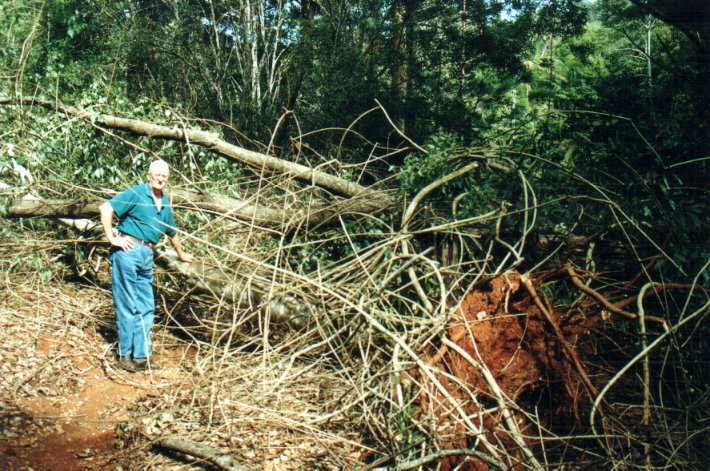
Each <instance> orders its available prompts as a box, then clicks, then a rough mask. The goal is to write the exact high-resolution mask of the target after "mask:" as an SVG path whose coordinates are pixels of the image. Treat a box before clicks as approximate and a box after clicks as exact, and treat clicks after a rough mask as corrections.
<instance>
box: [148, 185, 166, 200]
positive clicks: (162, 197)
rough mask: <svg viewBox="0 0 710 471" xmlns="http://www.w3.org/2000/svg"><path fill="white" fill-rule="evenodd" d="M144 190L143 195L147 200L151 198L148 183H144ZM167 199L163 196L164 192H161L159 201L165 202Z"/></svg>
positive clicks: (151, 193)
mask: <svg viewBox="0 0 710 471" xmlns="http://www.w3.org/2000/svg"><path fill="white" fill-rule="evenodd" d="M144 188H145V194H146V196H148V197H149V198H153V190H151V189H150V182H146V183H145V185H144ZM166 199H167V197H166V196H165V192H164V191H163V192H162V194H161V195H160V201H163V202H165V201H166Z"/></svg>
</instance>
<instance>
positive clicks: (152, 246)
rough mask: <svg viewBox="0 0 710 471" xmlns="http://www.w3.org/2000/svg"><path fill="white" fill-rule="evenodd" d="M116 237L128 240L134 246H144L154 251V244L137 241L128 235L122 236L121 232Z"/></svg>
mask: <svg viewBox="0 0 710 471" xmlns="http://www.w3.org/2000/svg"><path fill="white" fill-rule="evenodd" d="M118 235H119V236H120V237H125V238H126V239H128V240H130V241H131V242H135V243H136V244H139V245H144V246H146V247H148V248H150V249H151V250H155V244H151V243H150V242H145V241H142V240H140V239H138V238H137V237H133V236H132V235H128V234H124V233H123V232H119V233H118Z"/></svg>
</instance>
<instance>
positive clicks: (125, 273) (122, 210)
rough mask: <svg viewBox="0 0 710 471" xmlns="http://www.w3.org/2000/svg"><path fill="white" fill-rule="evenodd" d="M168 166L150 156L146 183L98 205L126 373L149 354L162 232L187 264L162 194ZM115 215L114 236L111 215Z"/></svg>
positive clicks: (143, 367) (145, 365) (188, 257)
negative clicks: (156, 256) (157, 248)
mask: <svg viewBox="0 0 710 471" xmlns="http://www.w3.org/2000/svg"><path fill="white" fill-rule="evenodd" d="M169 174H170V169H169V167H168V164H167V163H166V162H165V161H163V160H155V161H153V162H152V163H151V164H150V168H149V169H148V182H147V183H142V184H139V185H136V186H134V187H132V188H129V189H128V190H126V191H124V192H123V193H120V194H119V195H117V196H115V197H113V198H111V199H110V200H108V201H107V202H105V203H104V204H102V205H101V206H100V208H99V210H100V212H101V225H102V227H103V230H104V234H105V235H106V238H107V239H108V241H109V242H110V243H111V250H110V258H111V263H112V265H113V269H112V272H111V289H112V291H113V303H114V308H115V311H116V324H117V325H118V365H119V367H121V368H122V369H124V370H126V371H130V372H136V371H145V370H146V369H148V367H149V366H150V367H151V368H154V367H155V366H154V365H152V364H150V363H149V359H150V355H151V353H152V351H151V346H150V328H151V327H152V325H153V317H154V314H155V298H154V295H153V286H152V282H153V249H154V248H155V244H157V243H158V242H159V241H160V238H161V237H162V236H163V235H167V236H168V239H169V240H170V242H171V243H172V245H173V247H174V248H175V251H176V252H177V254H178V257H179V258H180V260H182V261H183V262H188V263H191V262H192V261H193V260H194V257H193V256H192V255H189V254H186V253H184V252H183V250H182V247H181V246H180V240H179V239H178V234H177V231H176V229H175V219H174V217H173V211H172V207H171V206H170V202H169V201H168V199H167V198H166V196H165V195H164V194H163V188H165V185H166V183H167V182H168V176H169ZM114 214H115V215H116V216H118V220H119V222H118V235H114V232H113V216H114Z"/></svg>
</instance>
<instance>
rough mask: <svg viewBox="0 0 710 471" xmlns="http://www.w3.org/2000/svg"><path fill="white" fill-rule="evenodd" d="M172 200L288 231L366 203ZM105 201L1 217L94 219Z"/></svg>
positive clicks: (27, 205) (209, 196)
mask: <svg viewBox="0 0 710 471" xmlns="http://www.w3.org/2000/svg"><path fill="white" fill-rule="evenodd" d="M169 198H170V199H171V200H172V201H173V203H174V205H175V207H178V208H183V209H190V210H197V211H206V212H211V213H214V214H216V215H218V216H220V217H226V218H228V219H239V220H242V221H247V222H249V223H250V224H256V225H258V226H264V227H268V228H278V229H283V230H286V231H287V230H289V229H291V228H295V227H304V228H312V227H318V226H322V225H324V224H327V223H329V222H330V221H332V220H333V219H335V218H337V217H338V216H340V215H346V214H352V213H353V210H354V209H357V208H358V207H360V208H362V207H363V204H364V203H358V202H359V201H360V199H361V197H355V198H352V199H348V200H342V201H337V202H335V203H333V204H330V205H323V206H318V207H315V208H308V209H306V208H301V207H298V206H296V207H289V206H286V205H284V207H283V209H281V208H272V207H267V206H260V205H256V204H252V203H250V202H248V201H245V200H240V199H237V198H231V197H229V196H223V195H216V194H214V193H208V192H203V191H197V190H189V189H173V190H170V191H169ZM102 202H103V201H102V200H94V201H87V200H69V199H42V200H35V199H14V200H10V201H8V202H7V203H6V204H5V205H4V206H0V214H3V215H4V216H5V217H9V218H33V217H50V218H94V217H96V216H97V215H98V211H99V209H98V208H99V205H100V204H101V203H102ZM353 203H355V204H353Z"/></svg>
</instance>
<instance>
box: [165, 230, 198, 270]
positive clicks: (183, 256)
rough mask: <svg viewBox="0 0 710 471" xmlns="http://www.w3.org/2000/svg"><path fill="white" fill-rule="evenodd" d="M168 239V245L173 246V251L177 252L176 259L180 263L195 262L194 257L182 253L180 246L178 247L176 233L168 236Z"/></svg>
mask: <svg viewBox="0 0 710 471" xmlns="http://www.w3.org/2000/svg"><path fill="white" fill-rule="evenodd" d="M168 239H170V243H171V244H173V248H174V249H175V252H177V255H178V258H179V259H180V260H181V261H183V262H187V263H192V262H193V261H194V260H195V257H194V256H192V255H190V254H189V253H185V252H183V251H182V246H181V245H180V239H179V238H178V235H177V232H176V233H175V235H173V236H168Z"/></svg>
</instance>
